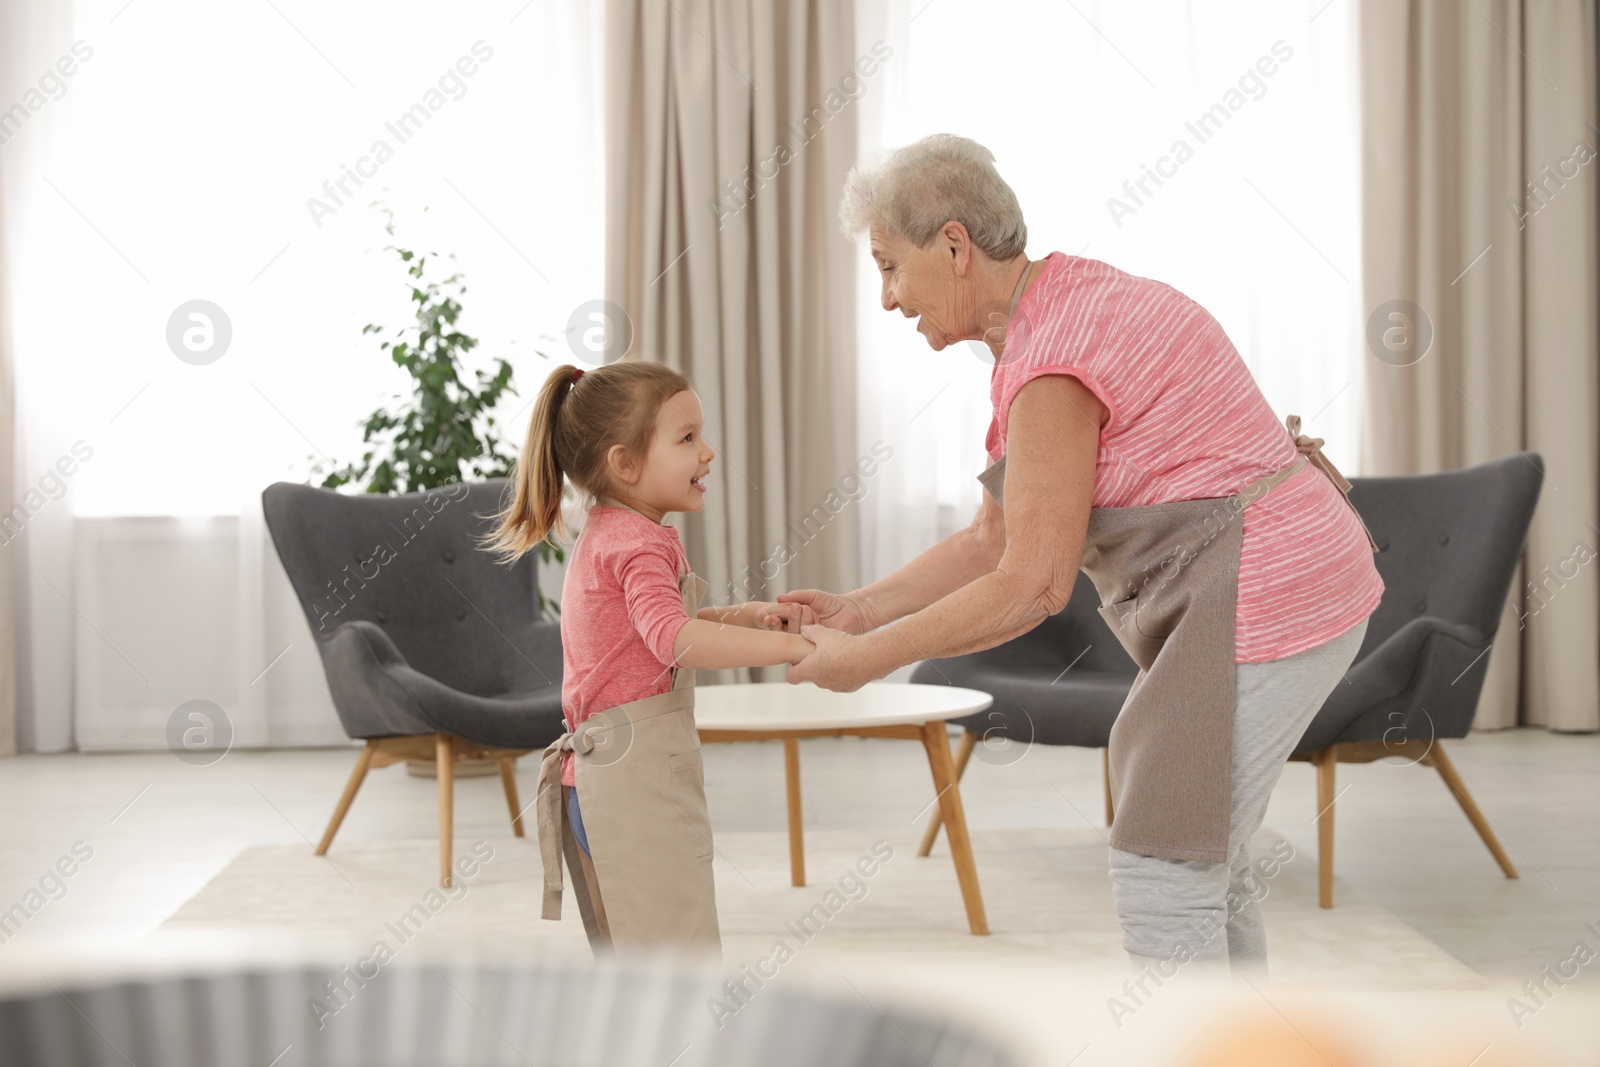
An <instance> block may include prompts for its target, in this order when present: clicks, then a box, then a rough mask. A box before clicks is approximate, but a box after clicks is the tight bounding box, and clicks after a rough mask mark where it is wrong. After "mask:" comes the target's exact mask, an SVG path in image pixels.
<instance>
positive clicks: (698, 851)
mask: <svg viewBox="0 0 1600 1067" xmlns="http://www.w3.org/2000/svg"><path fill="white" fill-rule="evenodd" d="M678 588H679V591H680V592H681V593H682V594H683V609H684V611H685V612H686V613H687V614H688V616H689V618H691V619H693V618H694V617H695V614H696V613H697V612H698V611H699V610H700V600H701V598H702V597H703V596H704V595H705V592H706V582H705V580H704V579H703V578H700V577H698V576H696V575H695V574H694V573H693V572H692V571H690V572H687V573H685V574H683V575H681V576H680V577H679V579H678ZM672 672H673V678H672V688H671V689H669V690H668V691H667V692H665V693H658V694H657V695H655V696H650V697H643V698H641V699H639V700H631V701H629V702H628V703H626V704H621V705H618V706H617V707H614V708H608V709H606V710H605V711H602V712H598V713H596V714H595V715H593V716H590V717H589V718H588V719H585V720H584V721H583V722H582V723H580V724H579V725H578V728H577V729H576V730H569V731H567V732H566V733H564V734H562V735H561V736H560V737H559V738H558V739H557V740H555V741H554V742H552V743H551V744H550V747H549V748H547V749H545V753H544V759H543V761H542V762H541V763H540V765H539V800H538V804H539V811H538V818H539V852H540V856H541V859H542V860H543V863H544V910H543V916H544V918H546V919H559V918H561V858H562V856H563V855H565V856H566V860H567V869H568V871H569V872H570V873H571V875H572V887H573V895H574V896H576V897H577V898H578V910H579V912H580V913H581V914H582V916H583V924H584V929H585V931H586V932H587V933H588V935H589V943H590V945H591V946H592V947H593V948H594V950H595V953H596V955H599V954H602V953H603V952H606V951H608V950H611V949H619V950H626V949H628V948H630V947H644V946H650V945H660V944H661V943H664V942H671V943H675V944H678V945H679V946H680V947H682V946H685V945H693V946H695V947H696V948H701V949H704V950H706V951H708V952H714V953H715V954H716V955H717V957H718V958H719V959H720V958H721V952H722V940H721V935H720V933H719V931H718V927H717V900H716V892H715V889H714V886H713V883H712V878H711V853H712V847H711V818H710V815H709V814H708V812H707V810H706V791H705V776H704V771H703V768H702V765H701V762H700V735H699V733H698V732H697V731H696V730H695V724H694V674H695V672H694V669H693V668H688V667H674V668H672ZM567 749H571V750H572V751H573V752H574V753H575V754H576V755H575V757H574V760H573V764H574V780H575V782H576V784H577V790H578V808H579V811H580V812H581V813H582V817H583V829H584V835H585V836H586V837H587V838H588V841H589V849H590V852H591V853H592V856H584V855H583V850H582V849H581V848H580V847H579V846H578V842H577V839H576V838H575V837H574V836H573V834H572V824H571V822H570V820H569V818H568V815H567V806H566V802H565V798H566V790H565V789H564V788H562V785H561V754H562V752H564V751H565V750H567Z"/></svg>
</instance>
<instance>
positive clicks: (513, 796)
mask: <svg viewBox="0 0 1600 1067" xmlns="http://www.w3.org/2000/svg"><path fill="white" fill-rule="evenodd" d="M500 784H501V785H503V786H505V787H506V806H507V807H509V808H510V809H511V832H512V833H514V834H516V835H517V836H518V837H526V836H528V835H527V834H525V833H524V832H523V830H522V805H521V803H520V802H519V801H518V800H517V761H516V760H514V759H512V758H511V757H510V756H501V757H500Z"/></svg>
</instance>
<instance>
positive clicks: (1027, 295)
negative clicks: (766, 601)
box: [778, 135, 1383, 977]
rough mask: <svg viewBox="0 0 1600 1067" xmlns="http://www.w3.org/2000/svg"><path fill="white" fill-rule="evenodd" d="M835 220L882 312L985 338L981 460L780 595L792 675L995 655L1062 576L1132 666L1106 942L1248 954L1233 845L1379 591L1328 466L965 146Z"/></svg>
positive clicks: (1250, 941) (1177, 956)
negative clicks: (1082, 586)
mask: <svg viewBox="0 0 1600 1067" xmlns="http://www.w3.org/2000/svg"><path fill="white" fill-rule="evenodd" d="M840 218H841V222H842V224H843V228H844V230H845V232H846V233H847V234H850V235H855V234H859V233H860V232H861V231H863V230H865V231H866V232H867V234H868V236H869V238H870V242H871V250H872V258H873V261H874V263H876V265H877V268H878V270H879V272H880V273H881V274H882V276H883V307H884V310H885V311H899V312H900V313H901V314H902V315H905V316H906V317H908V318H913V317H914V318H915V319H916V320H917V331H918V332H919V333H921V334H922V335H923V337H924V338H926V339H927V342H928V344H929V345H930V346H931V347H933V348H934V349H935V350H938V349H943V348H945V347H946V346H947V345H950V344H953V343H956V342H959V341H965V340H980V341H983V342H984V343H986V344H987V345H988V347H989V348H990V350H991V351H992V352H993V353H994V356H995V368H994V374H993V378H992V383H991V385H990V391H989V392H990V400H991V401H992V403H993V405H994V419H993V421H992V422H991V423H990V426H989V433H988V439H987V440H986V441H985V442H984V444H985V448H986V450H987V452H988V458H989V463H990V465H989V466H988V467H987V469H986V470H985V471H984V473H983V474H982V475H980V476H979V480H980V481H981V482H982V483H983V484H984V486H985V489H986V490H987V492H986V495H985V497H984V499H983V502H982V506H981V507H980V508H979V509H978V513H977V515H976V516H975V517H974V518H973V521H972V525H971V526H969V527H967V528H966V529H964V530H962V531H960V532H959V533H956V534H953V535H951V536H950V537H948V538H946V539H945V540H943V541H941V542H939V543H938V544H936V545H934V546H933V547H932V548H930V549H928V550H927V551H926V552H924V553H923V554H922V555H920V556H918V557H917V558H916V559H914V560H912V561H911V562H910V563H907V564H906V565H905V566H903V567H901V568H900V569H899V570H897V571H895V572H894V573H893V574H890V575H889V576H888V577H886V578H884V579H882V580H881V581H878V582H875V583H873V584H872V585H869V586H867V587H865V588H863V589H859V590H856V591H855V592H852V593H846V594H834V593H828V592H823V591H821V590H815V589H806V590H798V591H794V592H790V593H786V594H783V595H781V596H780V597H779V598H778V599H779V600H783V601H790V602H798V603H804V604H809V605H811V606H812V607H813V608H815V609H816V611H817V613H818V617H819V619H820V625H815V626H807V627H806V628H805V629H804V633H805V636H806V637H808V638H810V639H811V640H812V641H814V642H815V643H816V646H817V647H816V651H815V652H813V653H812V654H811V655H810V656H809V657H807V658H806V659H805V660H803V661H801V662H800V663H799V664H797V665H795V666H794V667H792V668H790V670H789V680H790V681H792V682H800V681H812V682H815V683H816V684H817V685H819V686H822V687H824V688H828V689H834V690H839V691H844V692H850V691H853V690H855V689H857V688H859V687H860V686H862V685H863V684H865V683H866V682H868V681H870V680H872V679H874V678H881V677H883V676H884V675H886V674H888V673H889V672H891V671H893V670H895V669H896V668H898V667H901V666H903V665H906V664H909V663H913V662H916V661H918V660H923V659H931V658H941V657H947V656H957V655H961V654H963V653H968V652H976V651H979V650H980V649H986V648H992V647H994V646H995V645H998V644H1001V643H1002V642H1004V641H1008V640H1010V639H1011V638H1014V637H1016V636H1018V635H1019V634H1023V633H1026V632H1027V631H1029V630H1031V629H1032V628H1033V627H1035V626H1037V625H1038V624H1039V623H1040V622H1042V621H1043V620H1044V619H1045V618H1046V617H1048V616H1050V615H1053V614H1055V613H1056V612H1059V611H1060V610H1062V608H1063V607H1064V606H1065V605H1066V602H1067V599H1068V597H1069V596H1070V595H1071V593H1072V589H1073V585H1074V583H1075V580H1076V578H1077V573H1078V571H1079V569H1080V568H1081V569H1082V570H1084V571H1085V572H1087V573H1088V575H1089V577H1090V579H1091V580H1092V581H1093V583H1094V585H1095V588H1096V590H1097V591H1098V592H1099V594H1100V600H1101V607H1100V613H1101V615H1102V616H1103V617H1104V618H1105V621H1106V622H1107V624H1108V625H1110V627H1111V628H1112V631H1113V632H1114V633H1115V634H1116V636H1117V638H1118V640H1119V641H1120V642H1121V644H1122V645H1123V647H1124V648H1125V649H1126V650H1127V651H1128V654H1129V655H1130V656H1131V657H1132V658H1133V659H1134V661H1135V662H1136V663H1137V664H1138V666H1139V668H1140V669H1139V674H1138V676H1137V678H1136V679H1135V680H1134V683H1133V687H1132V689H1131V691H1130V692H1129V694H1128V698H1127V701H1126V702H1125V703H1124V704H1123V707H1122V710H1121V712H1120V713H1119V715H1118V717H1117V722H1116V726H1115V727H1114V729H1113V730H1112V732H1111V742H1110V763H1111V788H1112V792H1113V795H1114V796H1115V798H1116V805H1115V811H1116V819H1115V821H1114V823H1113V825H1112V829H1111V849H1110V863H1111V881H1112V889H1113V895H1114V899H1115V904H1116V910H1117V917H1118V920H1119V921H1120V923H1121V925H1122V929H1123V932H1124V938H1123V945H1124V947H1125V948H1126V949H1127V950H1128V952H1129V955H1130V960H1131V962H1132V964H1133V966H1134V968H1135V970H1138V969H1139V968H1141V967H1146V966H1148V967H1152V968H1154V969H1155V970H1156V973H1157V974H1158V975H1160V976H1162V977H1169V976H1171V975H1172V974H1173V973H1175V972H1176V970H1177V968H1178V967H1179V966H1182V965H1183V964H1185V963H1189V962H1190V961H1201V962H1199V963H1198V964H1197V967H1198V969H1201V970H1206V969H1211V968H1213V967H1223V968H1225V967H1227V966H1228V965H1230V964H1231V965H1232V966H1233V967H1234V968H1240V967H1247V966H1251V965H1254V966H1256V967H1258V968H1264V967H1265V963H1266V941H1265V936H1264V932H1263V929H1262V923H1261V916H1260V912H1259V909H1258V908H1257V906H1256V902H1257V901H1258V900H1259V899H1260V897H1261V896H1262V895H1263V893H1262V887H1261V885H1260V883H1259V881H1258V880H1257V878H1256V877H1255V876H1254V874H1253V873H1252V871H1251V866H1250V856H1249V853H1248V851H1247V843H1248V842H1249V840H1250V836H1251V834H1252V833H1254V831H1255V830H1256V828H1257V827H1258V826H1259V825H1260V824H1261V818H1262V815H1263V813H1264V812H1265V810H1266V806H1267V800H1268V797H1269V795H1270V793H1271V791H1272V787H1273V785H1274V784H1276V782H1277V780H1278V777H1279V775H1280V774H1281V773H1282V770H1283V764H1284V762H1285V761H1286V760H1287V758H1288V756H1289V753H1290V752H1291V751H1292V749H1293V747H1294V744H1295V742H1296V741H1298V740H1299V738H1300V736H1301V734H1302V733H1303V732H1304V730H1305V728H1306V725H1307V723H1308V722H1309V721H1310V719H1311V718H1312V716H1313V715H1314V714H1315V713H1316V711H1317V709H1318V708H1320V707H1321V706H1322V703H1323V700H1324V699H1325V698H1326V697H1327V695H1328V693H1329V692H1331V691H1332V689H1333V687H1334V686H1335V685H1336V684H1337V683H1338V681H1339V679H1340V677H1341V676H1342V674H1343V673H1344V671H1345V670H1346V669H1347V668H1348V667H1349V665H1350V663H1351V662H1352V661H1353V660H1354V658H1355V656H1356V652H1357V650H1358V649H1359V647H1360V645H1361V641H1362V638H1363V636H1364V635H1365V633H1366V628H1367V617H1368V616H1369V615H1371V614H1372V612H1373V610H1374V609H1375V608H1376V607H1377V605H1378V600H1379V598H1380V597H1381V596H1382V593H1383V581H1382V579H1381V578H1379V576H1378V571H1377V568H1376V567H1375V566H1374V564H1373V560H1372V552H1373V551H1375V550H1376V545H1375V544H1373V542H1372V541H1371V537H1370V535H1368V534H1367V532H1366V529H1365V527H1364V525H1363V524H1362V522H1361V519H1360V517H1359V516H1358V515H1357V514H1356V512H1355V509H1354V508H1353V507H1352V506H1351V505H1350V504H1349V502H1348V499H1347V498H1346V496H1344V495H1343V493H1344V492H1347V491H1348V488H1349V486H1348V483H1347V482H1345V481H1344V480H1343V479H1342V478H1340V477H1339V475H1338V472H1337V471H1336V470H1334V469H1333V467H1332V465H1331V464H1329V463H1328V462H1327V460H1326V459H1325V458H1323V457H1322V456H1321V455H1320V452H1319V451H1318V449H1319V447H1320V445H1321V443H1322V442H1321V441H1320V440H1318V439H1314V438H1309V437H1301V436H1299V433H1298V431H1299V420H1298V419H1297V418H1295V417H1293V416H1291V417H1290V418H1289V420H1288V428H1287V430H1286V429H1285V426H1284V425H1282V424H1280V423H1279V422H1278V419H1277V417H1276V416H1275V415H1274V413H1273V411H1272V408H1271V407H1270V406H1269V405H1268V404H1267V401H1266V399H1265V398H1264V397H1263V396H1262V394H1261V391H1260V389H1259V388H1257V386H1256V383H1255V381H1254V379H1252V377H1251V375H1250V372H1249V370H1248V369H1247V368H1246V366H1245V364H1244V361H1243V360H1242V359H1241V358H1240V357H1239V354H1238V352H1237V351H1235V349H1234V347H1233V345H1232V344H1231V343H1230V342H1229V340H1228V337H1227V335H1226V334H1225V333H1224V332H1223V330H1222V328H1221V327H1220V326H1219V325H1218V324H1217V322H1216V320H1215V319H1213V318H1212V317H1211V316H1210V315H1209V314H1208V313H1207V312H1206V311H1205V309H1204V308H1202V307H1200V306H1199V305H1198V304H1196V303H1195V302H1194V301H1192V300H1190V299H1188V298H1187V297H1185V296H1184V295H1183V294H1182V293H1180V292H1178V291H1177V290H1175V289H1173V288H1172V287H1171V286H1168V285H1164V284H1162V283H1161V282H1157V281H1153V280H1151V279H1148V278H1140V277H1136V276H1134V275H1130V274H1125V273H1123V272H1122V271H1120V270H1117V269H1116V268H1115V267H1112V266H1110V265H1109V264H1106V263H1101V262H1098V261H1096V260H1092V259H1084V258H1082V257H1078V256H1069V255H1064V254H1063V253H1061V252H1052V253H1050V254H1049V255H1047V256H1045V257H1044V258H1043V259H1038V260H1035V259H1030V258H1029V257H1028V255H1027V254H1026V252H1025V251H1024V248H1025V245H1026V240H1027V227H1026V226H1025V225H1024V224H1023V219H1022V211H1021V209H1020V208H1019V206H1018V204H1017V198H1016V196H1015V194H1014V193H1013V192H1012V191H1011V188H1010V187H1009V186H1008V185H1006V183H1005V181H1004V180H1002V179H1001V177H1000V175H999V173H998V172H997V171H996V170H995V167H994V156H993V155H992V154H991V153H990V152H989V151H988V150H987V149H985V148H984V147H982V146H981V145H979V144H976V143H975V142H973V141H970V140H967V139H965V138H962V137H955V136H950V135H935V136H932V137H928V138H925V139H924V140H922V141H919V142H917V143H916V144H913V145H909V146H907V147H905V148H902V149H900V150H898V151H897V152H894V153H893V154H892V155H890V156H889V157H888V158H887V159H886V160H885V161H883V162H882V163H880V164H878V165H875V166H871V167H857V168H856V169H855V170H854V171H852V172H851V174H850V176H849V177H848V179H847V180H846V184H845V189H844V198H843V202H842V204H841V208H840ZM1013 459H1014V460H1016V463H1017V465H1016V468H1015V469H1014V470H1013V469H1011V468H1010V461H1011V460H1013Z"/></svg>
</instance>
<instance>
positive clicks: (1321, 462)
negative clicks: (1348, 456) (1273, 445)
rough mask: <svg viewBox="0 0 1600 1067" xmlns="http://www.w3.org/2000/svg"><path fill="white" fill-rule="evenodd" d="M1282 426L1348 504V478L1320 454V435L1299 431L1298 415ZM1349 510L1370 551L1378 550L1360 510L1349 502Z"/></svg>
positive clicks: (1289, 418) (1321, 441)
mask: <svg viewBox="0 0 1600 1067" xmlns="http://www.w3.org/2000/svg"><path fill="white" fill-rule="evenodd" d="M1283 423H1284V426H1286V427H1287V428H1288V430H1289V436H1290V437H1292V438H1294V446H1295V448H1297V449H1299V450H1300V454H1301V455H1303V456H1305V457H1306V458H1307V459H1309V460H1310V461H1311V462H1312V463H1313V464H1315V465H1316V466H1317V467H1318V468H1319V469H1320V470H1321V471H1322V473H1324V474H1326V475H1327V476H1328V477H1329V478H1330V479H1332V481H1333V485H1334V488H1336V489H1338V490H1339V492H1340V493H1341V494H1342V495H1343V496H1344V502H1345V503H1346V504H1350V480H1349V479H1348V478H1346V477H1345V476H1344V475H1342V474H1340V473H1339V468H1338V467H1335V466H1334V465H1333V462H1332V461H1331V460H1329V459H1328V457H1327V456H1325V455H1323V454H1322V445H1323V440H1322V438H1320V437H1307V436H1306V435H1305V434H1302V433H1301V432H1300V416H1299V415H1290V416H1289V417H1288V418H1286V419H1284V420H1283ZM1350 510H1351V511H1354V512H1355V515H1356V521H1357V522H1359V523H1361V531H1362V532H1363V533H1365V534H1366V535H1367V544H1369V545H1371V546H1372V551H1374V552H1377V551H1378V542H1377V541H1376V540H1374V539H1373V537H1372V531H1371V530H1369V529H1367V520H1365V519H1363V518H1362V517H1361V512H1359V511H1356V506H1355V505H1354V504H1350Z"/></svg>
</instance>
